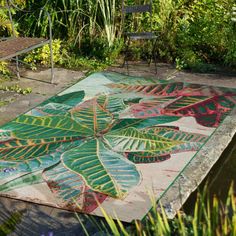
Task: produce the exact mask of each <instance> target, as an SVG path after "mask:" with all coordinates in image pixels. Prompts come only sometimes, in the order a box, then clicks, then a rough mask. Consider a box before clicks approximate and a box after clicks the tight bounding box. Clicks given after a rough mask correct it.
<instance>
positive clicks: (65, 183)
mask: <svg viewBox="0 0 236 236" xmlns="http://www.w3.org/2000/svg"><path fill="white" fill-rule="evenodd" d="M43 178H44V179H45V181H46V183H47V184H48V186H49V188H50V189H51V191H52V192H53V194H55V195H56V196H57V197H58V198H60V199H63V200H64V203H65V205H66V206H67V207H69V208H70V209H73V210H79V211H82V212H86V213H90V212H92V211H93V210H94V209H96V208H97V207H98V203H102V202H103V201H104V200H105V199H106V198H107V195H105V194H102V193H97V192H94V191H91V190H90V189H89V188H88V187H87V186H86V185H85V183H84V181H83V179H82V178H81V177H80V176H79V175H78V174H76V173H75V172H72V171H70V170H68V169H67V168H65V167H64V166H63V164H58V165H56V166H53V167H51V168H48V169H46V170H45V171H44V172H43Z"/></svg>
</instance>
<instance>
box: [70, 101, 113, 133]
mask: <svg viewBox="0 0 236 236" xmlns="http://www.w3.org/2000/svg"><path fill="white" fill-rule="evenodd" d="M71 117H72V118H73V119H74V120H75V121H76V122H78V123H79V124H83V125H84V126H85V127H87V129H89V130H92V132H93V133H94V134H96V133H99V132H101V131H103V130H106V129H107V128H109V126H110V125H111V122H112V119H113V115H112V114H111V113H110V112H108V111H107V110H105V108H103V107H102V106H100V105H99V104H98V103H97V100H96V99H92V100H88V101H86V102H84V103H83V104H82V105H80V106H78V107H75V108H74V109H72V110H71ZM90 134H92V133H90Z"/></svg>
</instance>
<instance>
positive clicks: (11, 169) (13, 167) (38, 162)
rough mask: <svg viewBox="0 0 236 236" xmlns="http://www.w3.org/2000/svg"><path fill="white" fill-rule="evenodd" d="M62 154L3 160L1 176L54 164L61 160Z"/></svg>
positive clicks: (0, 167) (35, 169)
mask: <svg viewBox="0 0 236 236" xmlns="http://www.w3.org/2000/svg"><path fill="white" fill-rule="evenodd" d="M60 156H61V154H60V153H58V152H56V153H52V154H50V155H45V156H40V157H36V158H34V159H30V160H24V161H15V162H14V161H1V162H0V177H7V176H9V175H16V174H18V173H21V172H34V171H38V170H42V169H44V168H47V167H49V166H52V165H54V164H56V163H58V162H59V161H60Z"/></svg>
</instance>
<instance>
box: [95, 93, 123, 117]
mask: <svg viewBox="0 0 236 236" xmlns="http://www.w3.org/2000/svg"><path fill="white" fill-rule="evenodd" d="M97 103H98V104H99V105H100V106H101V107H103V109H106V110H108V111H109V112H111V113H115V112H119V111H122V110H124V109H125V108H126V105H125V104H124V99H123V98H120V97H117V96H115V95H110V96H106V95H102V96H99V97H98V98H97Z"/></svg>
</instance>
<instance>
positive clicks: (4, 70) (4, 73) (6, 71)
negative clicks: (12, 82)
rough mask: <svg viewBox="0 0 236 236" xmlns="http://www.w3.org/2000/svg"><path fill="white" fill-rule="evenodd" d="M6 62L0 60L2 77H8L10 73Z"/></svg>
mask: <svg viewBox="0 0 236 236" xmlns="http://www.w3.org/2000/svg"><path fill="white" fill-rule="evenodd" d="M7 66H8V63H7V62H5V61H0V76H1V75H2V77H3V78H8V77H9V75H10V71H9V69H8V67H7Z"/></svg>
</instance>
